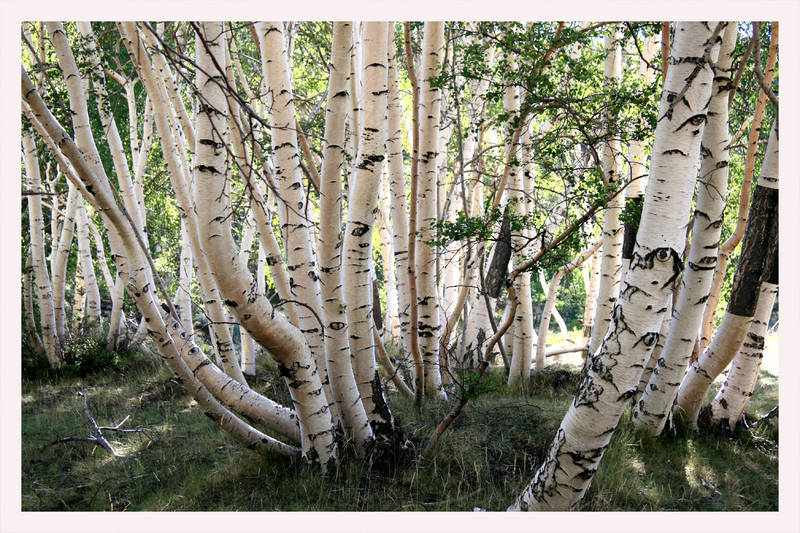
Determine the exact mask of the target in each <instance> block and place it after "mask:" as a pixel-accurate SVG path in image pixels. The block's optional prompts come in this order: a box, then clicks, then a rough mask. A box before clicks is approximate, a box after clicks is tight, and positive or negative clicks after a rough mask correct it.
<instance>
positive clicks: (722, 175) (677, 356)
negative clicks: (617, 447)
mask: <svg viewBox="0 0 800 533" xmlns="http://www.w3.org/2000/svg"><path fill="white" fill-rule="evenodd" d="M736 34H737V27H736V26H735V25H731V26H729V27H728V28H727V30H726V31H725V34H724V36H723V41H722V45H721V48H720V56H719V61H718V62H717V68H716V70H715V75H714V87H713V89H712V97H711V102H710V103H709V107H708V120H707V122H706V128H705V131H704V132H703V141H702V146H703V147H704V150H702V157H703V162H702V165H701V167H700V177H699V178H698V191H697V202H696V204H697V205H696V208H695V214H694V222H693V226H692V246H691V249H690V250H689V258H688V263H687V264H688V267H689V268H688V270H686V271H685V272H684V274H683V279H682V281H681V290H680V293H679V295H678V301H677V303H676V305H675V308H674V310H673V312H672V319H671V320H670V325H669V332H668V334H667V337H666V340H665V341H664V342H663V344H664V349H663V350H662V351H661V355H660V357H659V358H658V359H656V360H655V361H653V365H649V364H648V366H650V368H651V369H652V368H653V367H654V366H655V368H654V369H653V370H652V376H643V378H642V379H649V385H647V387H646V388H643V395H642V397H641V399H640V400H639V401H638V402H637V404H636V406H635V408H634V411H633V415H632V419H633V423H634V425H635V426H637V427H642V428H646V431H647V432H648V433H650V434H652V435H658V434H659V433H661V431H662V430H663V429H664V424H665V423H666V421H667V415H668V414H669V411H670V409H671V408H672V403H673V402H674V401H675V396H676V395H677V393H678V387H679V385H680V381H681V379H682V378H683V375H684V373H685V372H686V367H687V366H688V364H689V358H690V357H691V355H692V349H693V348H694V344H695V341H696V340H697V331H698V329H699V328H700V326H701V321H702V318H703V311H704V310H705V304H706V299H707V298H708V294H709V290H710V289H711V282H712V278H713V274H714V268H715V266H716V263H717V247H718V246H719V239H720V234H721V232H722V222H723V216H724V212H725V193H726V191H727V189H728V145H729V139H728V94H729V93H730V81H731V72H730V70H731V54H732V53H733V48H734V46H735V45H736Z"/></svg>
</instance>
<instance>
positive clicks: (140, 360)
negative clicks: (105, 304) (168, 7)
mask: <svg viewBox="0 0 800 533" xmlns="http://www.w3.org/2000/svg"><path fill="white" fill-rule="evenodd" d="M25 338H26V335H25V332H23V345H22V376H23V379H24V380H29V381H30V380H39V379H45V378H47V379H71V378H85V377H90V376H91V377H93V378H94V377H97V376H99V375H101V374H105V373H125V372H127V371H129V370H130V369H132V368H136V369H150V370H153V369H155V367H156V362H155V361H152V360H150V359H146V358H145V357H144V356H143V355H141V354H139V353H138V352H136V351H132V350H124V349H122V350H119V351H114V350H108V349H107V348H106V341H105V340H104V339H102V338H100V337H86V336H84V337H75V338H73V339H71V340H70V341H68V342H67V343H65V345H64V363H63V364H62V365H61V368H59V369H54V368H51V367H50V364H49V363H48V362H47V359H46V358H45V357H44V355H41V354H38V353H36V352H35V351H34V350H33V349H32V348H31V347H30V346H29V345H28V343H27V341H26V340H25Z"/></svg>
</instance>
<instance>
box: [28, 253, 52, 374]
mask: <svg viewBox="0 0 800 533" xmlns="http://www.w3.org/2000/svg"><path fill="white" fill-rule="evenodd" d="M22 300H23V305H24V306H25V319H26V320H27V322H28V330H29V331H28V335H29V336H30V340H31V343H32V344H33V349H34V351H35V352H36V353H39V354H45V356H46V353H45V351H44V343H42V338H41V337H40V336H39V332H38V329H37V327H36V317H34V316H33V263H32V262H31V250H30V248H28V256H27V258H26V259H25V271H24V272H23V274H22ZM48 362H49V359H48Z"/></svg>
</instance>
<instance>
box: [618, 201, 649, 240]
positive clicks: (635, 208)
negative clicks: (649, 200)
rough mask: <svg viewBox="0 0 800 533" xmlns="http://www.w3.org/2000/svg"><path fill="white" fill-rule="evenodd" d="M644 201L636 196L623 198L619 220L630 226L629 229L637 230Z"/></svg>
mask: <svg viewBox="0 0 800 533" xmlns="http://www.w3.org/2000/svg"><path fill="white" fill-rule="evenodd" d="M643 207H644V202H642V201H640V200H637V199H636V198H628V199H627V200H625V208H624V209H623V210H622V212H621V213H620V214H619V220H620V222H622V223H623V224H625V225H626V226H630V227H631V230H632V231H634V232H636V231H638V230H639V221H640V220H641V219H642V208H643Z"/></svg>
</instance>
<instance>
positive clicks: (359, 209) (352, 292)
mask: <svg viewBox="0 0 800 533" xmlns="http://www.w3.org/2000/svg"><path fill="white" fill-rule="evenodd" d="M387 36H388V28H387V25H386V23H385V22H382V23H381V22H367V23H365V26H364V58H363V59H364V61H363V64H364V71H363V79H364V99H363V102H362V105H361V108H362V111H363V113H362V116H361V120H362V124H361V138H360V140H359V142H358V157H357V158H356V161H355V167H354V169H353V176H352V177H351V178H350V183H351V185H352V186H353V188H352V190H351V191H350V197H349V198H348V211H347V224H346V225H345V234H344V242H343V245H342V250H343V252H342V280H343V283H344V291H343V292H344V302H345V305H346V315H347V327H348V336H349V338H350V353H351V354H352V363H353V374H354V376H355V381H356V385H357V387H358V392H359V394H360V395H361V401H362V402H363V404H364V409H365V411H366V414H367V418H368V419H369V422H370V425H371V426H372V430H373V431H374V432H375V434H376V436H379V437H381V438H388V437H389V436H390V435H391V433H392V432H393V430H394V427H395V423H394V418H393V417H392V413H391V411H390V410H389V405H388V404H387V403H386V399H385V398H384V394H383V389H382V386H381V380H380V376H379V375H378V371H377V367H376V364H375V347H374V336H373V334H372V330H373V327H374V326H373V302H372V292H371V288H372V278H371V275H370V273H371V272H372V270H373V266H372V261H371V259H372V230H373V224H374V222H375V211H376V209H377V203H378V188H379V186H380V177H381V167H382V166H383V162H384V160H385V153H386V152H385V146H384V145H385V141H386V111H387V93H388V91H387V60H388V56H387ZM356 429H358V430H359V431H363V429H360V428H356Z"/></svg>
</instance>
